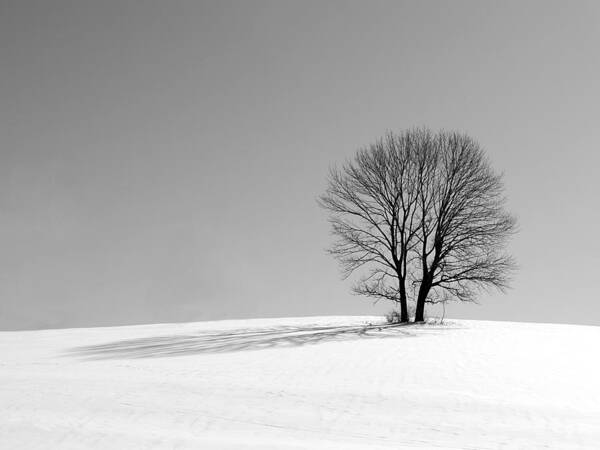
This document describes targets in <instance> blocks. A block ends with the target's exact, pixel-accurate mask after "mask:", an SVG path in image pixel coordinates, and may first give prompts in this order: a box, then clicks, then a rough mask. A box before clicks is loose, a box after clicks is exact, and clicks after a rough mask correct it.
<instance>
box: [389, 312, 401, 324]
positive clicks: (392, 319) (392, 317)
mask: <svg viewBox="0 0 600 450" xmlns="http://www.w3.org/2000/svg"><path fill="white" fill-rule="evenodd" d="M401 317H402V316H401V315H400V311H396V310H392V311H390V312H388V313H387V314H386V315H385V321H386V322H387V323H389V324H390V325H392V324H395V323H400V319H401Z"/></svg>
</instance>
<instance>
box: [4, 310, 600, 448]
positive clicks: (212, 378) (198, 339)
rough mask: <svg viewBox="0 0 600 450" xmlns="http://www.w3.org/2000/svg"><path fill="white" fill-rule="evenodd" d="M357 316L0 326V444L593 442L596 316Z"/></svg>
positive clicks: (597, 403) (598, 407) (599, 419)
mask: <svg viewBox="0 0 600 450" xmlns="http://www.w3.org/2000/svg"><path fill="white" fill-rule="evenodd" d="M367 323H372V324H380V323H382V319H381V318H378V317H311V318H291V319H261V320H245V321H241V320H240V321H219V322H201V323H187V324H160V325H144V326H127V327H111V328H89V329H64V330H44V331H26V332H2V333H0V448H1V449H10V450H16V449H27V450H34V449H219V450H222V449H242V450H245V449H283V450H291V449H316V450H320V449H472V450H485V449H561V450H567V449H584V448H585V449H597V448H600V371H599V368H600V364H599V359H598V355H597V353H598V344H599V343H600V327H591V326H575V325H549V324H529V323H508V322H506V323H502V322H482V321H458V320H453V321H449V322H447V323H445V324H444V325H431V324H429V325H410V326H393V327H389V326H378V325H376V326H368V325H367V326H365V325H366V324H367Z"/></svg>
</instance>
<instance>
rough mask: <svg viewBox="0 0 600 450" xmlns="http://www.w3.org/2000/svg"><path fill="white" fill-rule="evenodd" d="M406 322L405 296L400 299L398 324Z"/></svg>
mask: <svg viewBox="0 0 600 450" xmlns="http://www.w3.org/2000/svg"><path fill="white" fill-rule="evenodd" d="M406 322H408V305H407V304H406V295H404V296H401V297H400V323H406Z"/></svg>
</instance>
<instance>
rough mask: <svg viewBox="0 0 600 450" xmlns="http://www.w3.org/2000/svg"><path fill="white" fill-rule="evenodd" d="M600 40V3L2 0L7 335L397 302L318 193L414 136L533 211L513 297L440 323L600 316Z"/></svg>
mask: <svg viewBox="0 0 600 450" xmlns="http://www.w3.org/2000/svg"><path fill="white" fill-rule="evenodd" d="M599 47H600V3H599V2H596V1H589V2H583V1H581V2H550V1H539V2H528V1H514V2H484V1H469V2H465V1H453V2H442V1H439V2H427V1H414V2H401V1H390V2H382V1H369V2H352V1H314V2H312V1H302V2H301V1H296V2H290V1H283V0H277V1H258V0H257V1H238V2H232V1H223V0H220V1H214V2H200V1H189V2H188V1H169V2H154V1H127V0H123V1H110V0H108V1H102V2H97V1H96V2H94V1H64V0H44V1H29V0H19V1H16V0H15V1H5V0H0V329H1V330H17V329H37V328H54V327H79V326H101V325H121V324H135V323H151V322H174V321H196V320H218V319H228V318H246V317H277V316H300V315H326V314H327V315H328V314H335V315H347V314H380V313H382V312H386V311H388V310H389V309H391V305H390V304H384V303H378V304H376V305H373V303H372V301H371V300H369V299H365V298H361V297H357V296H354V295H352V294H351V293H350V288H351V285H352V282H351V281H349V280H346V281H344V280H342V279H341V275H340V270H339V268H338V266H337V263H336V261H335V260H333V259H332V258H331V256H329V255H328V254H327V253H326V252H325V249H326V248H327V246H328V245H329V244H330V243H331V240H332V237H331V236H330V234H329V226H328V223H327V221H326V214H325V212H324V211H322V210H320V209H319V207H318V206H317V203H316V198H317V197H318V195H319V194H321V193H322V192H323V191H324V189H325V183H326V175H327V172H328V168H329V167H330V165H332V164H336V163H340V162H343V161H344V160H345V159H347V158H350V157H352V156H353V154H354V153H355V151H356V150H357V149H358V148H359V147H362V146H365V145H367V144H369V143H371V142H373V141H375V140H376V139H377V138H379V137H380V136H382V135H384V134H385V133H386V132H387V131H388V130H391V131H402V130H404V129H406V128H410V127H413V126H427V127H430V128H431V129H433V130H437V129H441V128H444V129H449V130H459V131H463V132H466V133H468V134H469V135H470V136H472V137H473V138H475V139H476V140H477V141H479V142H480V144H481V145H482V146H483V147H484V148H485V150H486V152H487V153H488V155H489V156H490V158H491V161H492V163H493V166H494V167H495V169H496V170H498V171H501V172H503V173H504V174H505V178H504V180H505V184H506V189H507V195H508V199H509V200H508V207H509V209H510V210H511V211H512V212H513V213H514V214H515V215H516V216H517V217H518V220H519V228H520V232H519V233H518V234H517V235H516V236H515V238H514V239H513V240H512V242H511V244H510V251H511V252H512V253H513V255H514V256H515V258H516V259H517V261H518V263H519V267H520V268H519V271H518V272H517V274H516V276H515V279H514V282H513V285H512V289H511V290H510V291H509V292H508V293H507V294H506V295H501V294H493V293H492V294H485V295H482V296H481V298H480V302H479V304H451V305H448V307H447V309H446V315H447V316H449V317H456V318H467V319H486V320H515V321H537V322H566V323H580V324H592V325H600V297H599V295H598V288H597V286H596V281H597V279H598V274H597V271H598V268H599V267H600V243H599V240H598V236H597V233H598V230H599V229H600V212H599V208H598V206H599V203H600V202H599V201H598V194H600V180H599V178H598V176H597V170H598V165H599V163H600V154H599V145H600V127H598V120H599V118H600V81H599V80H600V76H599V75H598V74H599V73H600V56H599V55H600V53H599V52H598V48H599ZM434 312H435V311H434Z"/></svg>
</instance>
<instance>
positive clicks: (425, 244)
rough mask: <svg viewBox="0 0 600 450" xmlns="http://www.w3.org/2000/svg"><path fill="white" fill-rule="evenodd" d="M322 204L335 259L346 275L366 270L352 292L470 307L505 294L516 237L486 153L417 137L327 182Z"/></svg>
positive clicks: (455, 137) (439, 136)
mask: <svg viewBox="0 0 600 450" xmlns="http://www.w3.org/2000/svg"><path fill="white" fill-rule="evenodd" d="M328 181H329V184H328V188H327V191H326V192H325V194H323V195H322V196H321V197H320V199H319V203H320V205H321V206H322V207H323V208H325V209H326V210H327V211H328V212H329V213H330V215H329V221H330V223H331V225H332V232H333V234H334V235H335V237H336V238H337V239H336V241H335V242H334V244H333V245H332V247H331V249H330V253H331V254H332V255H333V256H335V257H336V258H337V259H338V260H339V261H340V263H341V266H342V269H343V273H344V276H346V277H347V276H349V275H350V274H352V273H353V272H355V271H356V270H357V269H359V268H362V267H366V268H368V271H367V272H366V275H364V276H363V277H362V278H361V279H360V281H359V282H358V283H357V284H356V285H355V286H354V288H353V289H354V292H356V293H358V294H363V295H367V296H369V297H372V298H375V299H377V300H378V299H382V298H383V299H387V300H391V301H393V302H395V303H397V304H399V306H400V311H401V321H402V322H407V321H408V308H407V303H408V302H409V301H414V302H415V303H416V310H415V311H416V312H415V321H422V320H423V318H424V309H425V304H426V303H438V302H446V301H448V300H453V299H454V300H460V301H474V300H475V298H476V294H477V293H478V291H480V290H481V289H487V288H490V287H494V288H498V289H500V290H503V289H504V288H506V287H507V284H508V279H509V275H510V273H511V271H512V269H513V268H514V262H513V260H512V259H511V257H510V256H509V255H507V254H506V253H504V247H505V244H506V241H507V239H508V237H509V236H510V235H511V234H512V233H513V232H514V230H515V220H514V218H513V217H512V216H511V215H510V214H508V213H507V212H506V211H505V200H504V197H503V185H502V180H501V177H500V176H499V175H497V174H496V173H494V172H493V170H492V169H491V167H490V164H489V161H488V160H487V158H486V157H485V154H484V153H483V150H482V149H481V147H480V146H479V145H478V144H477V143H476V142H475V141H474V140H472V139H471V138H469V137H468V136H466V135H464V134H459V133H453V132H444V131H442V132H438V133H436V134H434V133H432V132H431V131H429V130H427V129H412V130H408V131H405V132H403V133H400V134H398V135H394V134H392V133H389V134H388V135H387V136H386V137H385V138H384V139H381V140H379V141H378V142H376V143H375V144H373V145H371V146H369V147H367V148H364V149H361V150H359V151H358V152H357V154H356V155H355V158H354V160H352V161H348V162H347V163H346V164H344V165H343V166H342V167H341V168H340V169H338V168H333V169H331V171H330V174H329V180H328Z"/></svg>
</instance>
